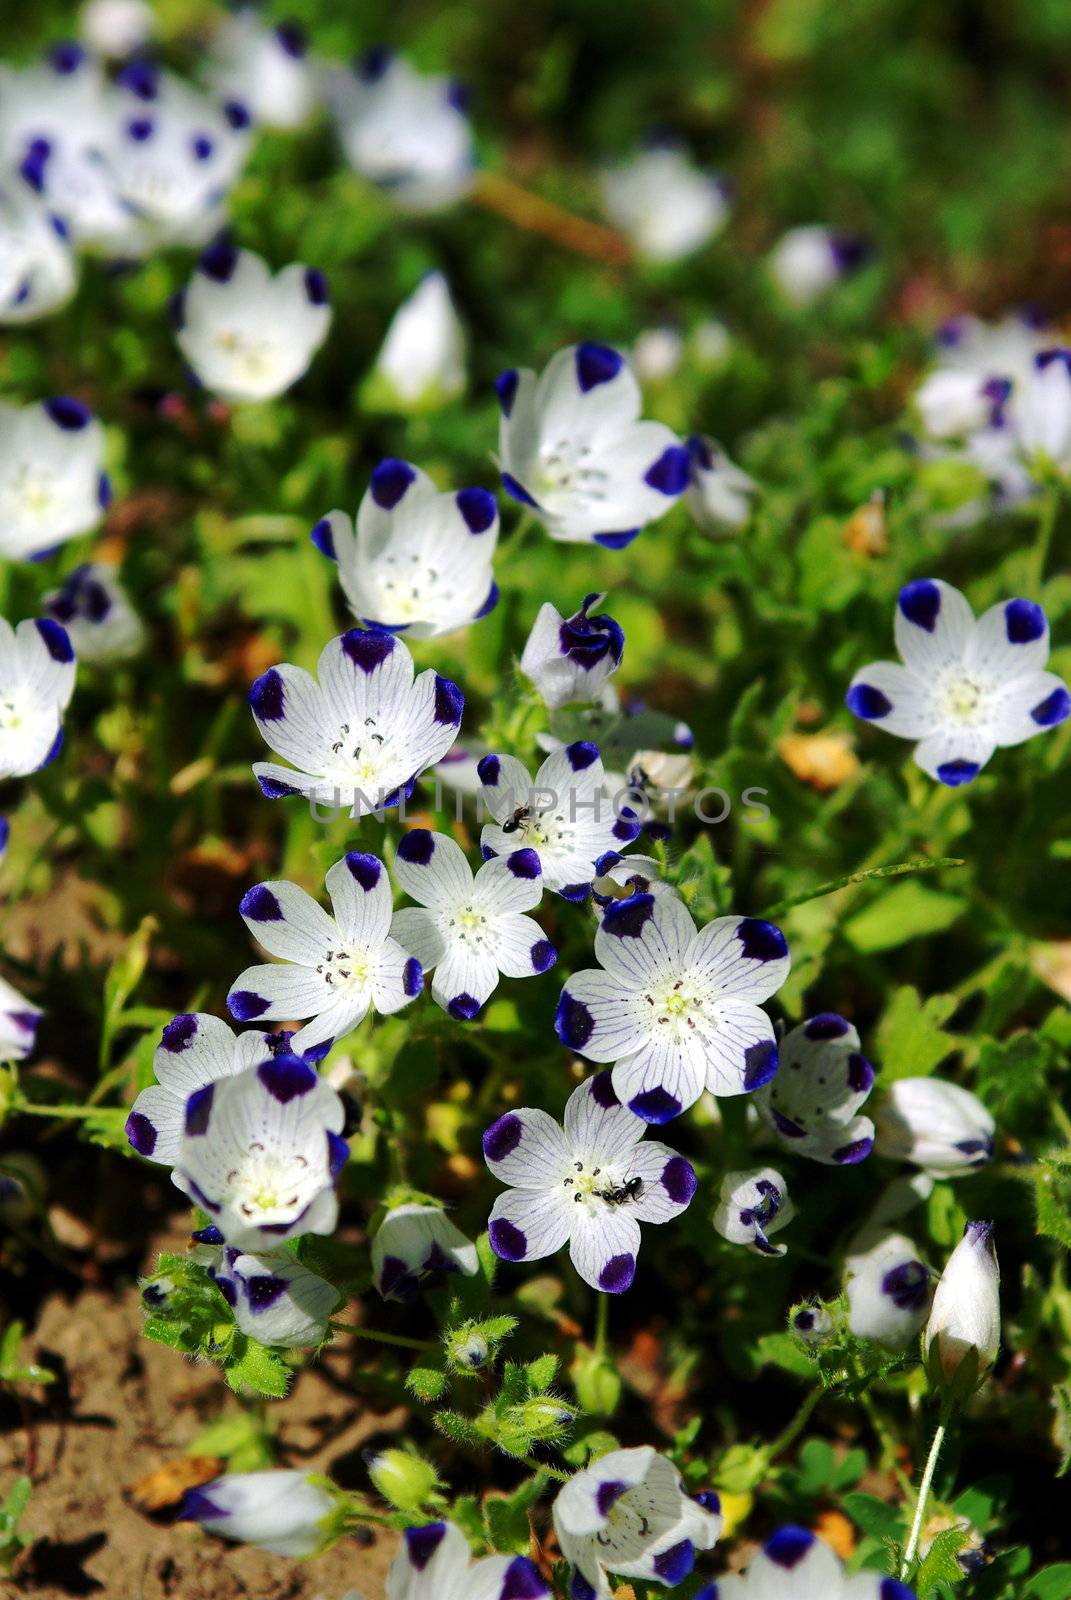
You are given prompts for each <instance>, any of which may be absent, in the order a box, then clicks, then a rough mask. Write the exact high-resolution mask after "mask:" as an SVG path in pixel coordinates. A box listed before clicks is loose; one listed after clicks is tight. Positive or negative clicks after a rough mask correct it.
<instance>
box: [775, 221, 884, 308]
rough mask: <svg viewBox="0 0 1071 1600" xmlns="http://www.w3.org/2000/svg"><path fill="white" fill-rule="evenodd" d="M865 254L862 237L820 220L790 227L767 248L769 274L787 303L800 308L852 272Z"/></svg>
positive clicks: (816, 298) (807, 304)
mask: <svg viewBox="0 0 1071 1600" xmlns="http://www.w3.org/2000/svg"><path fill="white" fill-rule="evenodd" d="M866 254H867V247H866V245H865V244H864V242H863V241H862V240H861V239H857V238H853V237H851V236H850V235H848V234H841V233H833V232H831V231H830V229H829V228H823V227H821V226H820V225H819V224H812V225H810V226H807V227H802V228H790V229H789V230H788V232H787V233H786V234H783V235H782V236H781V238H780V239H779V240H778V242H777V244H776V245H775V246H774V248H773V250H772V251H771V252H770V258H769V268H770V275H771V277H772V278H773V280H774V283H775V284H776V285H777V288H778V290H779V291H780V293H781V295H782V297H783V298H784V299H785V300H786V301H787V302H788V304H789V305H791V306H795V307H796V308H797V309H800V308H802V307H804V306H809V305H810V304H811V303H812V302H813V301H815V300H818V299H819V298H820V297H821V296H822V295H824V294H826V293H827V292H828V291H829V290H830V289H832V288H833V286H834V284H836V283H838V282H839V281H840V280H841V279H842V278H845V277H847V276H848V275H849V274H850V273H852V272H854V271H855V270H856V268H857V267H858V266H859V265H860V263H861V262H862V261H864V260H865V258H866Z"/></svg>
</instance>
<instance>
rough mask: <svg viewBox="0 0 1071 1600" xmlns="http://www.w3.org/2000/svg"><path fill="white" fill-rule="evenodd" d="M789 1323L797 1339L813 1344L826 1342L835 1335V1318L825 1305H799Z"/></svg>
mask: <svg viewBox="0 0 1071 1600" xmlns="http://www.w3.org/2000/svg"><path fill="white" fill-rule="evenodd" d="M788 1325H789V1327H790V1329H791V1330H792V1332H793V1333H794V1334H795V1335H796V1337H797V1339H802V1340H803V1342H804V1344H807V1345H811V1346H814V1345H820V1344H825V1343H826V1341H827V1340H828V1339H830V1338H832V1336H833V1318H832V1317H831V1316H830V1314H829V1312H828V1311H827V1310H826V1308H825V1306H797V1307H796V1309H795V1311H793V1313H792V1315H791V1316H790V1317H789V1319H788Z"/></svg>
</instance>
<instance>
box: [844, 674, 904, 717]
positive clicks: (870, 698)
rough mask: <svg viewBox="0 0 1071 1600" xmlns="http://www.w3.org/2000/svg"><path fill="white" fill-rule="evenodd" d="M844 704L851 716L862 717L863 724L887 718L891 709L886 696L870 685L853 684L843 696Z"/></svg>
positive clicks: (889, 701)
mask: <svg viewBox="0 0 1071 1600" xmlns="http://www.w3.org/2000/svg"><path fill="white" fill-rule="evenodd" d="M844 704H845V705H846V706H847V707H848V710H849V711H850V712H851V713H852V715H853V716H856V717H862V718H863V720H864V721H865V722H874V721H875V720H876V719H877V718H878V717H887V716H888V715H889V712H890V711H891V710H892V708H893V705H892V701H891V700H890V699H889V697H888V695H887V694H882V692H881V690H880V689H875V688H874V686H873V684H870V683H853V684H852V686H851V688H850V689H849V690H848V693H847V694H846V695H845V696H844Z"/></svg>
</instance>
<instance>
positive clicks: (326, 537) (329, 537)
mask: <svg viewBox="0 0 1071 1600" xmlns="http://www.w3.org/2000/svg"><path fill="white" fill-rule="evenodd" d="M309 538H310V539H311V540H312V542H313V544H314V545H315V546H316V548H317V550H319V551H320V552H321V554H323V555H325V556H326V557H327V559H328V560H329V561H337V560H338V554H337V552H336V550H335V538H334V535H333V533H332V532H331V524H330V522H329V521H328V519H327V518H326V517H321V518H320V520H319V522H318V523H316V525H315V527H314V528H313V530H312V532H311V533H310V534H309Z"/></svg>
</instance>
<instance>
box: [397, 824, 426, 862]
mask: <svg viewBox="0 0 1071 1600" xmlns="http://www.w3.org/2000/svg"><path fill="white" fill-rule="evenodd" d="M398 854H399V855H400V856H401V858H402V860H403V861H409V862H412V864H413V865H414V866H417V867H426V866H427V864H428V862H429V861H430V860H431V858H432V856H433V855H434V854H435V835H434V834H433V833H432V832H431V831H430V830H429V829H428V828H411V829H410V830H409V832H408V833H406V834H403V836H402V838H401V839H400V840H399V842H398Z"/></svg>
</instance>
